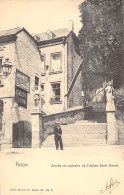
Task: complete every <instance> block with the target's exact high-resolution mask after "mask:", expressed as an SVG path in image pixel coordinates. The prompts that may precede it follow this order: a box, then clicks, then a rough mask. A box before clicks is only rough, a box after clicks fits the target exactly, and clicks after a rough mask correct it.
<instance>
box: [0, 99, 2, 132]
mask: <svg viewBox="0 0 124 195" xmlns="http://www.w3.org/2000/svg"><path fill="white" fill-rule="evenodd" d="M2 122H3V101H2V100H0V131H1V130H2Z"/></svg>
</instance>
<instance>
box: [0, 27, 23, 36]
mask: <svg viewBox="0 0 124 195" xmlns="http://www.w3.org/2000/svg"><path fill="white" fill-rule="evenodd" d="M22 29H23V28H22V27H17V28H13V29H8V30H3V31H0V37H3V36H9V35H16V34H17V33H18V32H19V31H21V30H22Z"/></svg>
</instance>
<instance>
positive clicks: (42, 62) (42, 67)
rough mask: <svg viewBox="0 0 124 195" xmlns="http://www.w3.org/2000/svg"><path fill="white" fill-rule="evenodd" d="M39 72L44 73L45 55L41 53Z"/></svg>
mask: <svg viewBox="0 0 124 195" xmlns="http://www.w3.org/2000/svg"><path fill="white" fill-rule="evenodd" d="M41 72H42V73H45V55H41Z"/></svg>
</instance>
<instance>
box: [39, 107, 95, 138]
mask: <svg viewBox="0 0 124 195" xmlns="http://www.w3.org/2000/svg"><path fill="white" fill-rule="evenodd" d="M91 114H92V107H91V106H89V107H86V108H85V109H84V108H80V109H73V110H69V111H64V112H60V113H56V114H51V115H43V135H42V139H43V140H44V139H46V137H47V136H48V135H49V134H52V133H53V127H54V125H55V122H59V123H60V124H61V125H65V124H71V123H75V122H76V121H77V120H84V119H88V118H89V116H90V115H91Z"/></svg>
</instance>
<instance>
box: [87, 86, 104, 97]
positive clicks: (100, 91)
mask: <svg viewBox="0 0 124 195" xmlns="http://www.w3.org/2000/svg"><path fill="white" fill-rule="evenodd" d="M106 87H107V85H106V86H105V87H104V88H103V89H102V90H100V91H99V92H98V93H97V94H95V95H93V96H92V97H90V100H91V99H93V98H94V97H95V96H97V95H98V94H99V93H100V92H102V91H103V90H105V89H106Z"/></svg>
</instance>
